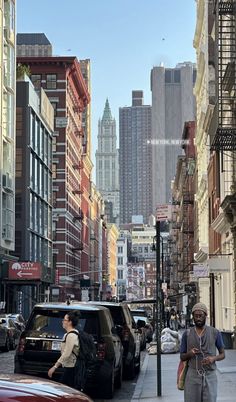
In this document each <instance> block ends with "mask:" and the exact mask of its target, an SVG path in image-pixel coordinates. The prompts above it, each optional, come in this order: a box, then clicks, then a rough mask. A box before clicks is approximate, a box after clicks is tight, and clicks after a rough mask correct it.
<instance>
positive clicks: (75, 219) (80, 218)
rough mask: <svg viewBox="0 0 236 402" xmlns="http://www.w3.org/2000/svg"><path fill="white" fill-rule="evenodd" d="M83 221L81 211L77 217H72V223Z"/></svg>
mask: <svg viewBox="0 0 236 402" xmlns="http://www.w3.org/2000/svg"><path fill="white" fill-rule="evenodd" d="M83 219H84V213H83V211H80V212H79V213H78V215H75V216H74V218H73V221H74V222H75V221H82V220H83Z"/></svg>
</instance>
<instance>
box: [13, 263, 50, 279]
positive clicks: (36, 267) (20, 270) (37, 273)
mask: <svg viewBox="0 0 236 402" xmlns="http://www.w3.org/2000/svg"><path fill="white" fill-rule="evenodd" d="M41 270H42V267H41V264H40V263H39V262H28V261H27V262H9V271H8V278H9V279H12V280H16V279H17V280H22V281H25V280H35V279H41Z"/></svg>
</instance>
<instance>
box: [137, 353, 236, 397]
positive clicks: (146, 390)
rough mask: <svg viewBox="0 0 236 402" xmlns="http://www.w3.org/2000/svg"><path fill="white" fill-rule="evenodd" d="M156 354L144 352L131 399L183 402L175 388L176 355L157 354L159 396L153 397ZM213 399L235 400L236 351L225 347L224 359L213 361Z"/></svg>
mask: <svg viewBox="0 0 236 402" xmlns="http://www.w3.org/2000/svg"><path fill="white" fill-rule="evenodd" d="M156 360H157V357H156V355H148V354H147V355H146V357H145V359H144V363H143V366H142V369H141V372H140V375H139V378H138V381H137V384H136V387H135V391H134V394H133V397H132V400H131V402H138V401H144V402H157V401H160V400H161V401H163V402H183V400H184V393H183V391H179V390H178V389H177V387H176V373H177V367H178V363H179V354H169V355H168V354H165V355H161V369H162V370H161V371H162V396H161V397H157V370H156V367H157V366H156ZM217 366H218V370H217V376H218V398H217V402H226V401H227V402H235V401H236V350H226V358H225V360H222V361H221V362H219V363H217Z"/></svg>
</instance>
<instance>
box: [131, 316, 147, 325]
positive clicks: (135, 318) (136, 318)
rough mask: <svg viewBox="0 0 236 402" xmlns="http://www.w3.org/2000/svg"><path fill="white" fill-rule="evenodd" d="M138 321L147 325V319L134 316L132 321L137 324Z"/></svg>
mask: <svg viewBox="0 0 236 402" xmlns="http://www.w3.org/2000/svg"><path fill="white" fill-rule="evenodd" d="M138 320H141V321H144V322H145V323H146V324H147V323H148V320H147V317H143V316H141V315H140V316H137V315H134V321H135V322H137V321H138Z"/></svg>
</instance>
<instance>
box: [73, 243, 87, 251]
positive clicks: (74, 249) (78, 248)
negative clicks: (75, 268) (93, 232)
mask: <svg viewBox="0 0 236 402" xmlns="http://www.w3.org/2000/svg"><path fill="white" fill-rule="evenodd" d="M83 249H84V245H83V243H82V242H79V244H78V245H77V246H76V247H73V248H72V249H71V250H72V252H73V253H75V252H76V251H83Z"/></svg>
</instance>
